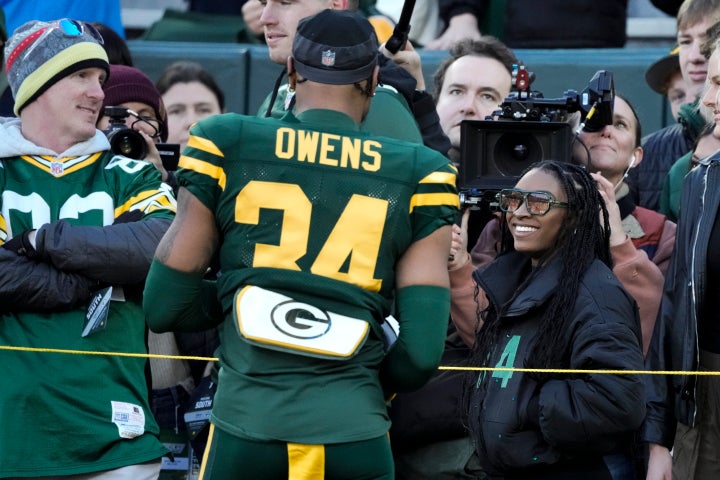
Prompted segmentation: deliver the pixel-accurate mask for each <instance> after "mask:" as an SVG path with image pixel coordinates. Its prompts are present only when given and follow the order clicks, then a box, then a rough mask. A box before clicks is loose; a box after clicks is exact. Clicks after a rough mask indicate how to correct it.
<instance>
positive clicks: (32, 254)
mask: <svg viewBox="0 0 720 480" xmlns="http://www.w3.org/2000/svg"><path fill="white" fill-rule="evenodd" d="M34 231H35V230H25V231H24V232H22V233H20V234H18V235H15V236H14V237H12V238H11V239H10V240H8V241H7V242H5V243H4V244H3V245H2V248H4V249H6V250H10V251H11V252H15V253H17V254H18V255H24V256H26V257H28V258H31V259H34V258H36V257H37V251H36V250H35V247H33V246H32V244H31V243H30V232H34Z"/></svg>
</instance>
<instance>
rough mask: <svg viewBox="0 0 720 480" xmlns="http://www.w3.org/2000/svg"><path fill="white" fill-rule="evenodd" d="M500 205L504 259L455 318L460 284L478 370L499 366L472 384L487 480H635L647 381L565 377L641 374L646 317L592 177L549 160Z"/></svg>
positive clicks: (474, 422) (463, 324)
mask: <svg viewBox="0 0 720 480" xmlns="http://www.w3.org/2000/svg"><path fill="white" fill-rule="evenodd" d="M498 203H499V207H500V210H501V211H502V212H503V214H502V217H501V220H500V228H501V232H502V242H501V249H500V254H499V255H498V256H497V258H496V259H495V260H494V261H492V262H491V263H489V264H488V265H487V266H486V267H484V268H481V269H478V270H476V271H475V272H474V273H473V275H472V277H473V280H474V282H475V288H474V289H473V288H470V289H468V288H467V287H465V288H464V291H465V292H468V291H473V290H475V292H476V293H475V294H474V295H473V296H474V304H471V305H470V308H464V309H458V308H457V306H458V302H456V300H457V298H456V293H457V292H458V289H457V288H456V287H457V285H454V284H453V285H452V288H453V293H452V295H453V310H452V319H453V321H454V322H455V324H456V326H457V328H458V330H459V331H460V332H461V333H462V332H464V333H465V338H468V333H470V332H472V333H471V335H470V337H469V338H470V340H469V342H468V343H469V344H471V346H472V348H473V352H472V356H471V365H473V366H477V367H495V368H498V370H495V371H492V372H481V373H480V374H478V373H471V374H468V379H467V382H466V385H467V388H466V395H465V400H466V402H465V406H466V411H467V414H468V422H469V427H470V431H471V433H472V435H473V437H474V440H475V442H474V443H475V446H476V453H477V455H478V458H479V459H480V462H481V464H482V467H483V470H484V471H485V472H486V473H488V474H489V475H498V476H503V477H506V476H508V475H518V477H523V478H576V477H577V476H578V475H583V477H584V478H588V479H610V478H612V479H630V478H636V477H635V473H634V471H633V470H634V465H633V455H634V453H633V451H632V438H633V434H634V432H635V429H637V428H638V427H639V426H640V424H641V422H642V420H643V417H644V412H645V409H644V403H643V399H642V385H641V381H640V377H639V376H638V375H590V374H582V373H580V374H578V373H574V374H572V375H570V374H568V373H564V372H562V370H563V369H565V370H567V369H573V370H589V369H607V370H639V369H642V358H643V357H642V348H641V341H640V324H639V319H638V313H637V308H636V306H635V302H634V300H633V299H632V297H630V295H629V294H628V293H627V292H626V291H625V289H624V288H623V287H622V285H621V284H620V282H619V281H618V280H617V279H616V278H615V276H614V275H613V274H612V272H611V263H612V261H611V256H610V245H609V241H610V231H609V229H607V228H604V226H606V225H608V222H609V217H608V212H607V209H606V207H605V202H604V200H603V197H602V195H601V194H600V191H599V190H598V188H597V184H596V181H595V179H594V178H593V177H592V176H591V175H590V174H589V173H588V172H587V171H586V170H585V169H583V168H582V167H579V166H576V165H571V164H568V163H562V162H556V161H550V160H546V161H543V162H540V163H538V164H535V165H534V166H532V167H531V168H530V169H529V170H528V171H527V172H526V173H525V174H524V175H522V176H521V177H520V179H519V180H518V182H517V184H516V186H515V188H513V189H508V190H503V191H501V192H500V193H499V194H498ZM598 213H599V214H598ZM464 305H465V306H467V304H464ZM476 312H479V313H476ZM500 368H502V369H500ZM522 368H533V369H542V370H541V371H540V372H533V373H529V372H525V371H518V370H516V369H522ZM611 472H612V473H611Z"/></svg>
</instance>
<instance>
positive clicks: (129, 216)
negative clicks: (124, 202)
mask: <svg viewBox="0 0 720 480" xmlns="http://www.w3.org/2000/svg"><path fill="white" fill-rule="evenodd" d="M143 215H145V214H144V213H143V212H142V210H138V209H135V210H128V211H127V212H125V213H122V214H120V216H119V217H117V218H116V219H115V221H114V222H113V225H117V224H118V223H130V222H137V221H140V220H141V219H142V217H143Z"/></svg>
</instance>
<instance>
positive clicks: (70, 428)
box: [0, 19, 175, 480]
mask: <svg viewBox="0 0 720 480" xmlns="http://www.w3.org/2000/svg"><path fill="white" fill-rule="evenodd" d="M101 42H102V37H100V36H99V35H98V34H97V32H96V31H95V30H94V29H93V28H92V27H91V26H89V25H88V24H85V23H82V22H78V21H75V20H72V19H61V20H56V21H51V22H40V21H31V22H28V23H26V24H24V25H22V26H20V27H18V28H17V29H16V31H15V32H14V33H13V35H12V36H11V37H10V39H9V40H8V42H7V45H6V47H5V61H6V62H5V69H6V71H7V74H8V81H9V83H10V87H11V89H12V92H13V95H14V99H15V101H14V111H15V113H16V114H17V115H18V118H4V119H1V120H0V247H1V248H0V339H1V342H0V343H2V344H4V345H11V346H13V347H16V348H18V351H13V352H6V353H7V354H5V355H3V361H2V375H3V377H4V378H5V385H4V386H3V388H2V389H0V416H1V418H2V419H3V420H2V428H0V445H2V448H0V465H2V467H0V476H3V477H6V476H9V477H33V478H41V477H53V478H56V477H57V476H63V477H64V476H68V475H72V476H74V475H82V476H83V478H93V480H96V479H109V478H113V479H142V480H145V479H155V478H157V477H158V474H159V471H160V466H161V460H160V459H161V457H162V456H163V455H164V453H165V452H166V450H165V448H164V447H163V445H162V444H161V443H160V442H159V440H158V438H157V434H158V431H159V429H158V426H157V423H156V422H155V420H154V419H153V417H152V414H151V410H150V406H149V402H148V390H147V382H146V378H145V365H146V359H145V358H139V357H134V356H129V355H122V354H124V353H125V354H130V353H132V354H135V355H136V354H138V353H140V354H142V353H146V352H147V349H146V345H145V329H146V327H145V321H144V317H143V313H142V311H141V308H140V302H141V298H140V295H139V291H138V288H137V285H138V284H142V282H143V281H144V278H145V275H146V274H147V271H148V268H149V263H150V261H149V259H150V258H152V254H153V252H154V251H155V249H156V247H157V243H158V239H159V238H160V237H161V236H162V235H163V234H164V232H165V231H166V230H167V228H168V227H169V225H170V222H171V221H172V218H173V216H174V211H175V199H174V197H173V195H172V193H171V192H170V190H169V189H168V187H167V186H166V185H164V184H163V183H162V182H161V178H160V174H159V173H158V172H157V171H156V170H155V168H153V166H152V165H150V164H148V163H146V162H141V161H136V160H131V159H128V158H125V157H121V156H118V155H114V154H113V153H112V152H111V151H110V144H109V142H108V140H107V138H106V137H105V135H104V134H103V133H102V132H101V131H100V130H98V129H97V128H96V127H95V124H96V122H97V118H98V115H99V114H100V111H101V108H102V105H103V99H104V97H105V93H104V92H103V89H102V86H103V84H104V83H105V82H106V81H107V78H108V73H109V70H110V67H109V65H108V61H107V56H106V54H105V51H104V50H103V48H102V45H101ZM140 220H142V221H140ZM46 348H52V349H56V350H58V351H60V352H70V351H72V352H104V354H103V355H86V354H76V355H70V354H68V353H54V354H46V353H30V352H27V351H23V349H29V350H36V349H46ZM18 432H22V434H18Z"/></svg>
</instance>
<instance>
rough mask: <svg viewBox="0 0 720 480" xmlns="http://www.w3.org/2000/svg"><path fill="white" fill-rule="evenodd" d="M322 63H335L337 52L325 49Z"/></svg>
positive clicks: (329, 64) (329, 65)
mask: <svg viewBox="0 0 720 480" xmlns="http://www.w3.org/2000/svg"><path fill="white" fill-rule="evenodd" d="M322 64H323V65H325V66H326V67H332V66H334V65H335V52H334V51H333V50H325V51H324V52H322Z"/></svg>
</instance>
